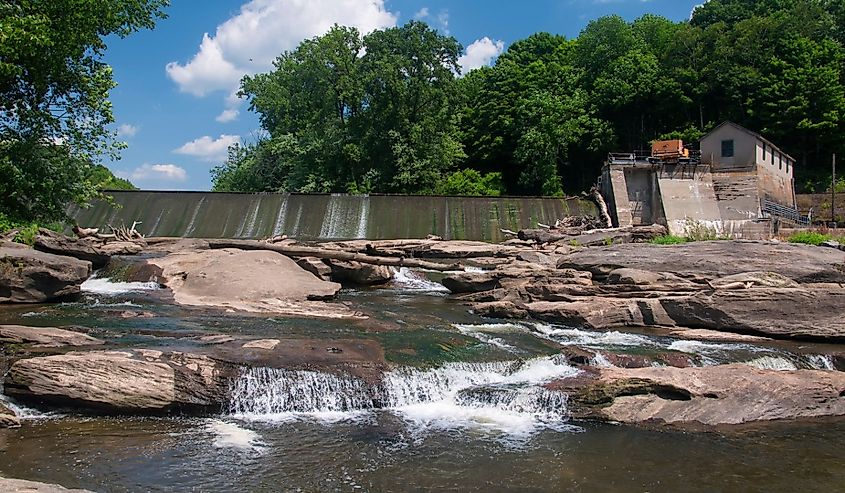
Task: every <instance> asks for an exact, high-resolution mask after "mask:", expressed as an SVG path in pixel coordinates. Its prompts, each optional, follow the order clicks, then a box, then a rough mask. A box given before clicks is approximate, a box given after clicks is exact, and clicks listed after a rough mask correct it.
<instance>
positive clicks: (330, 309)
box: [147, 249, 362, 319]
mask: <svg viewBox="0 0 845 493" xmlns="http://www.w3.org/2000/svg"><path fill="white" fill-rule="evenodd" d="M147 262H148V264H151V265H154V266H157V267H158V268H160V269H161V275H162V277H163V279H162V280H161V282H163V284H165V285H166V286H167V287H168V288H170V289H171V290H172V291H173V294H174V298H175V300H176V302H177V303H180V304H183V305H191V306H205V307H216V308H222V309H229V310H235V311H246V312H259V313H279V314H287V315H292V316H306V317H317V318H349V319H355V318H361V317H362V315H361V314H359V313H356V312H354V311H353V310H351V309H349V308H348V307H347V306H345V305H343V304H340V303H326V302H324V301H322V300H329V299H332V298H334V297H335V295H336V294H337V292H338V291H339V290H340V284H337V283H333V282H326V281H323V280H320V279H318V278H317V277H315V276H314V275H313V274H311V273H309V272H307V271H306V270H304V269H302V268H301V267H300V266H298V265H297V264H296V262H294V261H293V260H292V259H291V258H289V257H286V256H285V255H281V254H279V253H275V252H270V251H243V250H236V249H220V250H199V251H187V252H180V253H172V254H169V255H167V256H164V257H160V258H152V259H149V260H148V261H147Z"/></svg>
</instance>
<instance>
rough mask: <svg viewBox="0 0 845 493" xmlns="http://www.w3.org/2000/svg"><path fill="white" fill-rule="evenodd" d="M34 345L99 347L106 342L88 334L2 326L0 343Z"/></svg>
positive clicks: (62, 330) (49, 328)
mask: <svg viewBox="0 0 845 493" xmlns="http://www.w3.org/2000/svg"><path fill="white" fill-rule="evenodd" d="M4 342H6V343H14V344H21V343H23V344H32V345H33V347H40V348H52V347H62V346H98V345H101V344H105V341H102V340H100V339H97V338H95V337H91V336H89V335H88V334H83V333H80V332H74V331H72V330H65V329H57V328H54V327H25V326H23V325H0V343H4Z"/></svg>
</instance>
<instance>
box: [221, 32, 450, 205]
mask: <svg viewBox="0 0 845 493" xmlns="http://www.w3.org/2000/svg"><path fill="white" fill-rule="evenodd" d="M460 51H461V47H460V45H459V44H458V43H457V41H455V39H454V38H452V37H447V36H443V35H440V34H438V33H437V32H436V31H434V30H433V29H431V28H429V27H428V26H427V25H425V24H423V23H420V22H410V23H408V24H406V25H404V26H402V27H397V28H390V29H385V30H381V31H374V32H373V33H371V34H368V35H367V36H364V37H362V36H361V35H360V33H359V32H358V31H357V30H356V29H354V28H346V27H340V26H334V27H333V28H332V29H331V30H330V31H329V32H328V33H327V34H326V35H324V36H318V37H315V38H313V39H310V40H306V41H304V42H302V43H301V44H300V45H299V46H298V47H297V48H296V49H295V50H294V51H291V52H286V53H283V54H282V55H281V56H279V58H277V59H276V61H275V70H273V71H272V72H269V73H266V74H258V75H256V76H253V77H246V78H244V80H243V85H242V88H241V94H242V95H244V96H246V97H248V98H249V101H250V107H251V109H253V110H255V111H257V112H258V113H259V115H260V120H261V124H262V126H263V127H264V129H265V130H266V131H267V133H268V134H269V137H268V138H266V139H264V140H261V141H259V142H258V143H256V144H254V145H250V146H246V147H235V148H233V149H231V150H230V153H229V157H228V159H227V161H226V162H225V163H224V164H223V165H221V166H219V167H217V168H215V169H214V170H213V171H212V181H213V183H214V189H215V190H241V191H268V190H286V191H291V192H342V191H350V192H353V193H369V192H370V191H378V192H391V193H433V192H434V189H435V188H436V187H437V185H438V183H440V181H441V179H442V178H443V176H444V175H445V174H447V173H448V172H449V171H450V170H451V169H452V168H453V167H454V165H455V164H457V163H458V162H459V161H460V160H461V159H463V157H464V153H463V147H462V145H461V144H460V142H459V141H458V139H457V131H456V120H457V116H456V108H457V104H456V101H457V99H456V98H457V94H456V92H455V87H456V83H455V72H456V71H457V70H458V64H457V60H458V55H459V53H460Z"/></svg>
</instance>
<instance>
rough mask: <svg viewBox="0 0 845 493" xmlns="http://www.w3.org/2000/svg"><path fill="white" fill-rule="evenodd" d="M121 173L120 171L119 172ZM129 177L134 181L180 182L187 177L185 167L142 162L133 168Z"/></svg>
mask: <svg viewBox="0 0 845 493" xmlns="http://www.w3.org/2000/svg"><path fill="white" fill-rule="evenodd" d="M121 174H122V173H121ZM129 179H130V180H132V181H136V182H174V183H181V182H183V181H185V180H187V179H188V173H187V172H186V171H185V168H182V167H179V166H176V165H175V164H146V163H145V164H142V165H141V166H138V167H137V168H135V170H133V171H132V173H131V174H130V175H129Z"/></svg>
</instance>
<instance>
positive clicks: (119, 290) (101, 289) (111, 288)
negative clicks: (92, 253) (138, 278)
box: [80, 274, 160, 296]
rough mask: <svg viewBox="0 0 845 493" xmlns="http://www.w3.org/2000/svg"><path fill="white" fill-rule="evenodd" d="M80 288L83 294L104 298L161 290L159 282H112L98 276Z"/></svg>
mask: <svg viewBox="0 0 845 493" xmlns="http://www.w3.org/2000/svg"><path fill="white" fill-rule="evenodd" d="M80 288H81V289H82V292H83V293H91V294H99V295H104V296H115V295H119V294H126V293H132V292H138V291H151V290H156V289H160V287H159V284H158V283H157V282H122V281H112V280H110V279H108V278H104V277H103V278H101V277H97V275H96V274H95V275H94V276H92V277H91V278H89V279H88V280H86V281H85V282H83V283H82V285H81V286H80Z"/></svg>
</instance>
